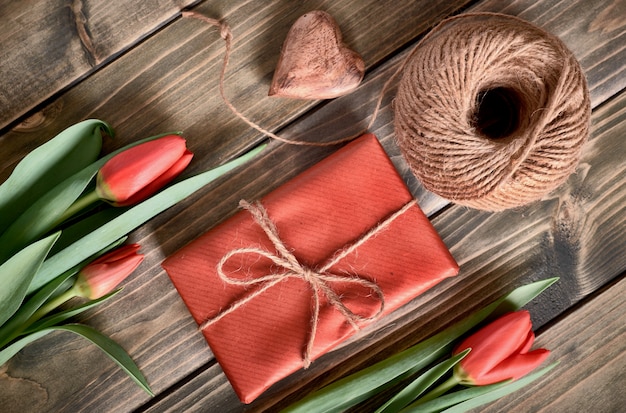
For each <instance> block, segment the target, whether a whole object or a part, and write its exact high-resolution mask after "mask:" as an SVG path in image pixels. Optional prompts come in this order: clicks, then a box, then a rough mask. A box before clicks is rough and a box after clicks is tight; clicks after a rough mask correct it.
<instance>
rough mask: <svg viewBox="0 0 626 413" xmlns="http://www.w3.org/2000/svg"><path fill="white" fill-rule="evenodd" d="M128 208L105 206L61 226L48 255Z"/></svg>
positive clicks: (70, 243)
mask: <svg viewBox="0 0 626 413" xmlns="http://www.w3.org/2000/svg"><path fill="white" fill-rule="evenodd" d="M127 210H128V208H115V207H109V206H107V207H105V208H104V209H102V210H101V211H98V212H95V213H94V214H92V215H89V216H86V217H85V218H83V219H81V220H79V221H77V222H75V223H73V224H72V225H69V226H67V227H66V228H63V232H62V233H61V236H60V237H59V240H58V241H57V242H56V243H55V244H54V247H52V251H50V255H51V256H52V255H54V254H56V253H57V252H59V251H62V250H64V249H65V248H67V247H69V246H70V245H72V244H73V243H75V242H76V241H78V240H79V239H81V238H83V237H84V236H85V235H87V234H89V233H91V232H93V231H95V230H97V229H98V228H100V227H101V226H103V225H104V224H106V223H107V222H110V221H112V220H113V219H115V218H117V217H118V216H120V215H122V214H123V213H124V212H125V211H127Z"/></svg>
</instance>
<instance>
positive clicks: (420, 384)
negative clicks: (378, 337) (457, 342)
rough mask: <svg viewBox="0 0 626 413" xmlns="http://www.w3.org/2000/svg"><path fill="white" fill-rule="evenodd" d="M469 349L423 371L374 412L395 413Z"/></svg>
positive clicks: (422, 391)
mask: <svg viewBox="0 0 626 413" xmlns="http://www.w3.org/2000/svg"><path fill="white" fill-rule="evenodd" d="M469 352H470V349H467V350H465V351H462V352H461V353H459V354H457V355H455V356H454V357H451V358H449V359H447V360H444V361H442V362H441V363H439V364H437V365H436V366H434V367H432V368H430V369H429V370H427V371H426V372H424V373H423V374H422V375H421V376H419V377H418V378H416V379H415V380H413V381H412V382H411V383H409V384H408V385H407V386H406V387H405V388H403V389H402V390H401V391H400V392H399V393H398V394H396V395H395V396H394V397H392V398H391V399H389V401H388V402H387V403H385V404H383V405H382V406H381V407H380V408H379V409H378V410H376V413H396V412H399V411H400V410H402V409H403V408H404V407H406V406H408V405H409V404H411V402H412V401H413V400H415V399H417V398H418V397H419V396H421V395H422V393H424V392H425V391H426V390H427V389H428V388H429V387H430V386H432V385H433V384H434V383H435V382H436V381H437V380H439V379H440V378H441V377H442V376H443V375H444V374H446V373H447V372H448V371H450V369H452V368H453V367H454V366H456V365H457V364H458V363H459V362H460V361H461V360H463V358H465V356H467V354H468V353H469Z"/></svg>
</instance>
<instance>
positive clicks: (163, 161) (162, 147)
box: [96, 135, 193, 206]
mask: <svg viewBox="0 0 626 413" xmlns="http://www.w3.org/2000/svg"><path fill="white" fill-rule="evenodd" d="M192 157H193V154H192V153H191V152H189V151H188V150H187V148H186V146H185V139H183V138H182V137H181V136H178V135H167V136H164V137H162V138H159V139H155V140H153V141H149V142H146V143H142V144H140V145H137V146H134V147H132V148H130V149H128V150H125V151H124V152H121V153H119V154H117V155H116V156H114V157H112V158H111V159H110V160H109V161H108V162H107V163H105V164H104V166H103V167H102V168H100V171H98V177H97V183H96V193H97V194H98V196H99V197H100V198H101V199H103V200H105V201H108V202H110V203H111V204H113V205H115V206H127V205H132V204H134V203H137V202H140V201H143V200H144V199H146V198H148V197H150V196H151V195H152V194H154V193H155V192H157V191H158V190H159V189H161V188H162V187H163V186H164V185H166V184H167V183H168V182H170V181H171V180H172V179H174V178H175V177H176V176H177V175H178V174H180V173H181V172H182V171H183V170H184V169H185V168H186V167H187V165H189V162H191V158H192Z"/></svg>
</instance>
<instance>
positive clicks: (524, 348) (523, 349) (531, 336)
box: [516, 330, 535, 354]
mask: <svg viewBox="0 0 626 413" xmlns="http://www.w3.org/2000/svg"><path fill="white" fill-rule="evenodd" d="M534 342H535V333H534V332H533V331H532V330H530V331H529V332H528V337H526V340H525V341H524V342H523V343H522V344H521V345H520V348H519V349H518V350H517V351H516V353H519V354H526V353H528V351H530V348H531V347H532V346H533V343H534Z"/></svg>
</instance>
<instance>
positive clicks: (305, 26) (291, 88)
mask: <svg viewBox="0 0 626 413" xmlns="http://www.w3.org/2000/svg"><path fill="white" fill-rule="evenodd" d="M364 73H365V64H364V62H363V59H362V58H361V56H360V55H359V54H358V53H356V52H355V51H353V50H351V49H349V48H348V47H347V46H346V45H345V44H344V43H343V42H342V41H341V31H340V30H339V26H338V25H337V22H336V21H335V19H333V17H332V16H331V15H330V14H328V13H326V12H323V11H319V10H317V11H312V12H309V13H306V14H304V15H303V16H301V17H300V18H299V19H298V20H296V22H295V23H294V24H293V26H292V27H291V29H290V30H289V33H288V34H287V38H286V39H285V43H284V44H283V48H282V50H281V52H280V58H279V59H278V64H277V66H276V70H275V71H274V78H273V79H272V85H271V87H270V91H269V95H270V96H279V97H287V98H297V99H332V98H335V97H337V96H341V95H345V94H346V93H348V92H351V91H352V90H354V89H356V88H357V86H358V85H359V83H361V80H362V79H363V75H364Z"/></svg>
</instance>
